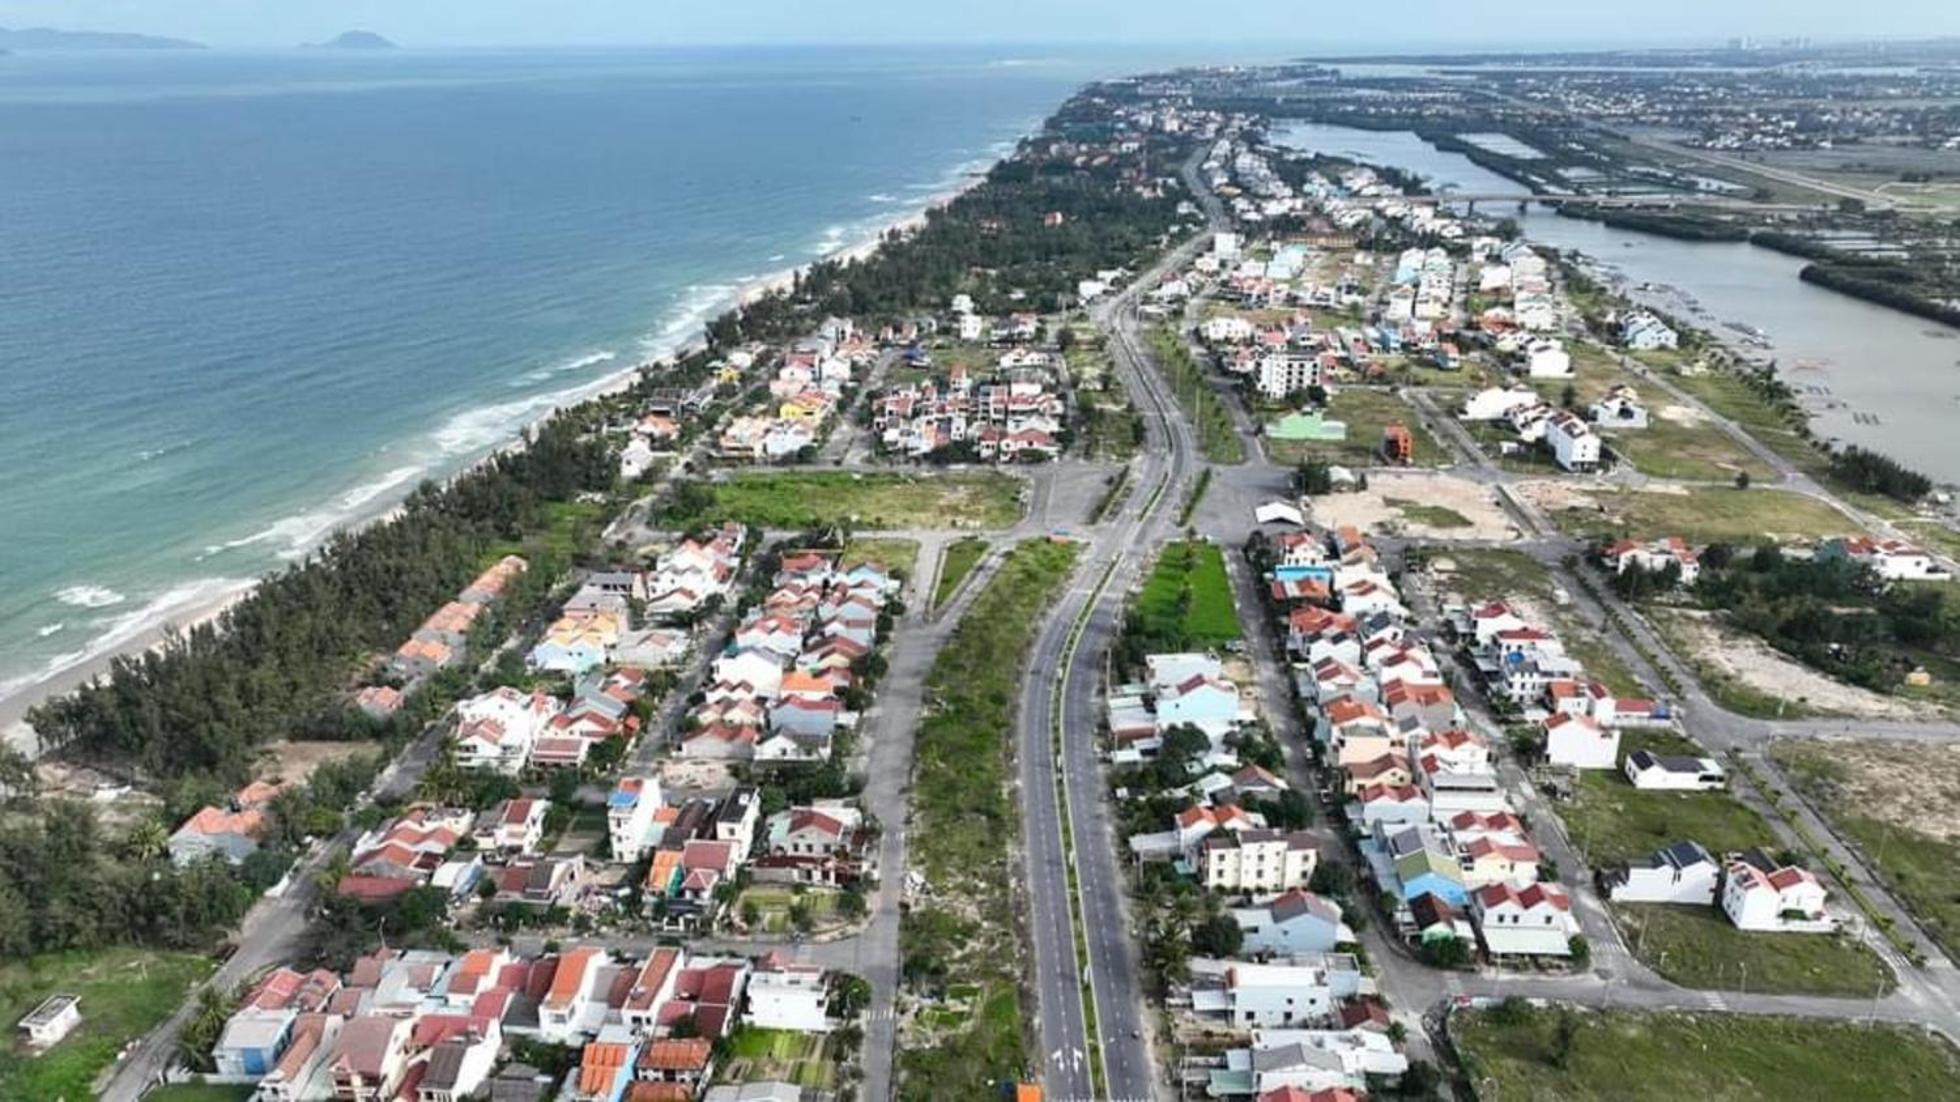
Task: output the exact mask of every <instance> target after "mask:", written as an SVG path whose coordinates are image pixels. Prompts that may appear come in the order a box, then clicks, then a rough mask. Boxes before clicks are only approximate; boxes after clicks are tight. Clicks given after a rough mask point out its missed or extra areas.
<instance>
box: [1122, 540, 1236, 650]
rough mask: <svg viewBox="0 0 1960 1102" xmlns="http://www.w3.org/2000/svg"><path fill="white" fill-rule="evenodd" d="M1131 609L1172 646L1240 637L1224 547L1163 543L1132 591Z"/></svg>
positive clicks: (1201, 647)
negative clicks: (1133, 602) (1145, 575)
mask: <svg viewBox="0 0 1960 1102" xmlns="http://www.w3.org/2000/svg"><path fill="white" fill-rule="evenodd" d="M1136 614H1137V618H1138V620H1139V621H1140V622H1141V624H1142V625H1143V629H1144V630H1145V631H1147V632H1149V633H1150V636H1151V638H1152V639H1154V640H1160V641H1163V642H1165V643H1167V644H1169V647H1170V649H1172V650H1206V649H1209V648H1211V647H1215V646H1218V645H1219V644H1221V643H1224V642H1227V641H1229V640H1232V639H1237V638H1239V634H1240V633H1239V614H1238V609H1237V607H1236V606H1235V605H1234V604H1233V603H1232V580H1231V578H1230V577H1228V576H1227V575H1226V573H1225V553H1224V551H1222V550H1221V549H1220V548H1219V547H1218V546H1217V545H1216V544H1211V543H1205V542H1202V541H1178V542H1175V543H1171V544H1167V545H1166V546H1165V547H1164V553H1163V554H1162V555H1161V556H1159V557H1158V559H1157V565H1156V567H1155V568H1154V569H1152V570H1151V572H1150V577H1149V579H1148V580H1147V581H1145V582H1144V585H1143V592H1142V593H1140V594H1138V596H1137V608H1136Z"/></svg>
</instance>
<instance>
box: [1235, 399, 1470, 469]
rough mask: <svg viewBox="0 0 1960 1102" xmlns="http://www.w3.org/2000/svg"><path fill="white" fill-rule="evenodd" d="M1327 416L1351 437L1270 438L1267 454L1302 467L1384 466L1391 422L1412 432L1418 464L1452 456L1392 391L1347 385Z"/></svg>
mask: <svg viewBox="0 0 1960 1102" xmlns="http://www.w3.org/2000/svg"><path fill="white" fill-rule="evenodd" d="M1325 412H1326V417H1327V419H1328V420H1329V421H1339V422H1341V423H1342V424H1344V425H1346V426H1347V439H1346V440H1343V441H1340V442H1338V443H1320V442H1318V441H1305V442H1302V441H1292V440H1271V439H1269V440H1267V441H1266V442H1265V444H1266V454H1267V455H1268V456H1270V457H1271V458H1272V460H1273V462H1275V463H1298V462H1300V461H1301V460H1303V459H1310V458H1311V459H1318V460H1321V461H1323V462H1326V463H1334V464H1338V465H1340V466H1344V467H1373V466H1377V465H1379V464H1381V463H1382V450H1381V449H1382V431H1383V430H1384V429H1386V428H1387V427H1388V426H1389V424H1390V423H1391V422H1399V423H1401V425H1402V426H1403V427H1405V428H1407V429H1408V430H1409V435H1410V437H1411V438H1412V439H1413V440H1414V442H1415V460H1414V465H1415V466H1418V467H1443V466H1448V465H1449V463H1450V460H1451V456H1450V453H1449V451H1448V450H1446V449H1445V448H1444V447H1443V445H1442V444H1441V443H1439V442H1438V441H1437V440H1436V438H1435V437H1434V436H1432V435H1431V434H1430V432H1429V430H1428V429H1427V428H1424V427H1423V424H1422V422H1421V421H1419V420H1417V419H1416V411H1415V409H1414V408H1412V407H1411V406H1410V405H1409V404H1408V403H1406V402H1404V401H1403V400H1402V399H1401V398H1400V397H1398V396H1397V395H1396V394H1395V392H1394V391H1391V390H1379V389H1376V390H1369V389H1364V388H1362V387H1346V388H1344V389H1342V390H1340V391H1337V392H1336V393H1335V394H1334V396H1333V397H1332V398H1331V399H1330V400H1329V401H1328V403H1327V409H1326V411H1325Z"/></svg>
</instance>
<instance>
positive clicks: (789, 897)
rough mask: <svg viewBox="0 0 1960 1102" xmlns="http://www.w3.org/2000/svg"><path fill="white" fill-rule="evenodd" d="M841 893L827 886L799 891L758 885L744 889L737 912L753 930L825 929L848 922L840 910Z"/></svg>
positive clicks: (755, 931)
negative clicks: (838, 905)
mask: <svg viewBox="0 0 1960 1102" xmlns="http://www.w3.org/2000/svg"><path fill="white" fill-rule="evenodd" d="M840 894H842V893H840V892H835V891H830V890H827V889H826V890H815V889H812V890H807V891H801V892H798V891H794V890H792V889H790V888H787V887H781V886H778V885H774V884H763V885H756V886H754V887H750V888H748V889H746V890H744V891H743V892H742V895H741V898H740V899H739V900H738V901H737V902H736V905H735V914H736V915H737V917H739V918H740V919H741V920H742V923H743V925H744V926H746V927H747V928H748V931H749V932H750V933H763V934H786V933H789V932H790V931H792V930H801V931H804V932H809V931H811V930H822V929H827V928H829V927H832V926H836V925H839V924H841V923H842V922H844V921H845V920H844V918H843V916H842V915H841V914H839V913H838V909H837V900H838V897H839V895H840Z"/></svg>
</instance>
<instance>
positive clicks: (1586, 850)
mask: <svg viewBox="0 0 1960 1102" xmlns="http://www.w3.org/2000/svg"><path fill="white" fill-rule="evenodd" d="M1559 815H1560V817H1561V818H1563V819H1564V820H1565V829H1566V833H1567V834H1568V835H1570V836H1571V838H1572V842H1573V844H1574V845H1576V846H1577V847H1578V848H1579V851H1580V852H1581V853H1583V854H1584V855H1585V856H1586V859H1587V860H1588V861H1590V862H1592V863H1593V865H1595V866H1606V865H1612V864H1616V863H1618V862H1620V861H1625V860H1628V859H1629V858H1634V857H1644V856H1646V855H1647V854H1650V853H1652V852H1654V851H1655V850H1657V849H1660V848H1661V847H1663V846H1668V845H1672V844H1674V843H1675V842H1680V841H1690V840H1691V841H1696V842H1700V843H1701V844H1702V845H1703V846H1705V847H1707V849H1708V851H1709V852H1710V853H1730V852H1733V851H1736V850H1745V849H1748V848H1750V847H1752V846H1773V845H1775V843H1776V836H1775V835H1773V834H1771V833H1770V829H1769V824H1768V823H1766V822H1764V821H1763V817H1762V816H1761V815H1758V814H1757V813H1756V811H1755V810H1754V809H1753V808H1751V807H1749V806H1748V805H1746V804H1744V803H1742V802H1741V801H1740V800H1737V799H1736V798H1735V797H1733V796H1731V795H1729V794H1728V793H1726V792H1655V791H1643V790H1641V789H1637V788H1635V787H1633V785H1631V784H1629V783H1628V782H1627V779H1626V777H1625V776H1624V775H1622V774H1621V773H1620V772H1618V771H1617V770H1613V771H1605V770H1587V771H1586V772H1585V773H1583V774H1581V775H1580V779H1579V783H1578V785H1577V787H1576V789H1575V791H1574V794H1573V798H1572V799H1571V800H1569V801H1567V802H1566V803H1564V804H1562V805H1561V806H1560V808H1559Z"/></svg>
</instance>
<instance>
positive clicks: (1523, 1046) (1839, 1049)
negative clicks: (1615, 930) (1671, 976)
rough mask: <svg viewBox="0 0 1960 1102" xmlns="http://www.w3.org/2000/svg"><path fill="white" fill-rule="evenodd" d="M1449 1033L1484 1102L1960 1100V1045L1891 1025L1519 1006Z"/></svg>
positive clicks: (1470, 1016)
mask: <svg viewBox="0 0 1960 1102" xmlns="http://www.w3.org/2000/svg"><path fill="white" fill-rule="evenodd" d="M1561 1023H1567V1024H1563V1025H1562V1024H1561ZM1451 1034H1452V1036H1453V1038H1454V1040H1455V1043H1456V1048H1457V1051H1458V1053H1459V1055H1460V1056H1461V1058H1462V1060H1463V1063H1464V1065H1465V1074H1466V1076H1467V1077H1468V1079H1469V1080H1470V1083H1471V1085H1472V1087H1473V1088H1474V1089H1475V1090H1476V1092H1477V1094H1476V1097H1479V1098H1487V1099H1505V1100H1508V1102H1519V1100H1523V1102H1565V1100H1568V1099H1614V1100H1626V1102H1642V1100H1649V1099H1651V1100H1655V1102H1679V1100H1680V1099H1705V1100H1709V1102H1743V1100H1746V1099H1761V1098H1775V1099H1791V1100H1796V1099H1816V1100H1819V1102H1826V1100H1828V1102H1836V1100H1839V1099H1849V1098H1872V1099H1879V1098H1882V1099H1887V1100H1888V1102H1906V1100H1917V1099H1928V1100H1933V1099H1948V1098H1953V1097H1956V1096H1960V1060H1956V1053H1955V1051H1954V1049H1953V1047H1952V1046H1951V1045H1949V1044H1948V1043H1946V1042H1945V1041H1942V1040H1940V1039H1938V1038H1936V1037H1934V1036H1932V1035H1930V1034H1927V1033H1925V1032H1923V1031H1921V1030H1916V1029H1908V1028H1901V1027H1893V1026H1879V1027H1873V1026H1871V1025H1867V1024H1864V1023H1856V1022H1841V1021H1829V1020H1812V1019H1799V1018H1772V1017H1761V1016H1756V1015H1747V1014H1714V1013H1711V1014H1677V1013H1641V1012H1636V1011H1624V1010H1618V1011H1611V1012H1607V1013H1599V1012H1593V1011H1585V1010H1578V1009H1573V1008H1570V1007H1543V1008H1535V1007H1530V1006H1528V1005H1515V1004H1514V1005H1507V1006H1505V1007H1499V1008H1492V1009H1490V1010H1483V1011H1475V1012H1470V1013H1465V1014H1460V1015H1457V1016H1456V1017H1455V1018H1454V1019H1453V1020H1452V1022H1451Z"/></svg>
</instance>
